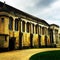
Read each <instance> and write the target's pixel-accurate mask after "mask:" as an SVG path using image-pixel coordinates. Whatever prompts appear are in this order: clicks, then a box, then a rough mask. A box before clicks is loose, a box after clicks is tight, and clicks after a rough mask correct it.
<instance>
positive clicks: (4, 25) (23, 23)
mask: <svg viewBox="0 0 60 60" xmlns="http://www.w3.org/2000/svg"><path fill="white" fill-rule="evenodd" d="M55 27H57V30H54V29H56V28H55ZM58 28H59V27H58V26H56V25H55V24H52V25H50V24H48V23H47V22H46V21H45V20H42V19H40V18H37V17H35V16H32V15H30V14H28V13H25V12H23V11H21V10H18V9H16V8H14V7H12V6H9V5H7V4H5V3H2V2H0V48H8V49H21V48H33V47H50V46H52V45H53V46H54V45H56V43H58V38H56V37H58ZM54 31H55V32H54ZM56 34H57V35H56Z"/></svg>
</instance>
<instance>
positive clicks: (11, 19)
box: [9, 17, 13, 30]
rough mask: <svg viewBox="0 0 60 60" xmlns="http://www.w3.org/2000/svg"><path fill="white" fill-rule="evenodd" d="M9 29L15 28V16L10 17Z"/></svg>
mask: <svg viewBox="0 0 60 60" xmlns="http://www.w3.org/2000/svg"><path fill="white" fill-rule="evenodd" d="M9 29H10V30H13V18H12V17H10V18H9Z"/></svg>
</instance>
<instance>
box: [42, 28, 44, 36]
mask: <svg viewBox="0 0 60 60" xmlns="http://www.w3.org/2000/svg"><path fill="white" fill-rule="evenodd" d="M42 35H44V27H42Z"/></svg>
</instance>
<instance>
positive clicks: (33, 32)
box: [32, 24, 34, 33]
mask: <svg viewBox="0 0 60 60" xmlns="http://www.w3.org/2000/svg"><path fill="white" fill-rule="evenodd" d="M32 26H33V33H34V24H33V25H32Z"/></svg>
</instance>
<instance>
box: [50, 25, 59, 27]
mask: <svg viewBox="0 0 60 60" xmlns="http://www.w3.org/2000/svg"><path fill="white" fill-rule="evenodd" d="M50 26H56V27H58V28H59V26H58V25H56V24H51V25H50Z"/></svg>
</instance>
